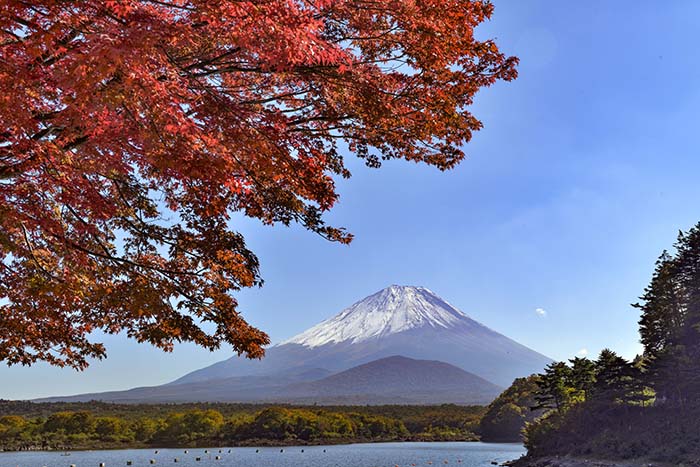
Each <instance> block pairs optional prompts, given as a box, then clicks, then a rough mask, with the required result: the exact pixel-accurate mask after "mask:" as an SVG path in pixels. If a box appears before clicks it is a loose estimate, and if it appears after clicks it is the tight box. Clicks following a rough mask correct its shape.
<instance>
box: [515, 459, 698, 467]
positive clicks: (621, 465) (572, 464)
mask: <svg viewBox="0 0 700 467" xmlns="http://www.w3.org/2000/svg"><path fill="white" fill-rule="evenodd" d="M506 465H507V466H509V467H700V463H692V464H681V465H678V464H666V463H663V462H652V461H649V460H644V459H639V460H631V461H608V460H595V459H582V458H574V457H541V458H537V459H530V458H527V457H523V458H521V459H518V460H516V461H513V462H509V463H507V464H506Z"/></svg>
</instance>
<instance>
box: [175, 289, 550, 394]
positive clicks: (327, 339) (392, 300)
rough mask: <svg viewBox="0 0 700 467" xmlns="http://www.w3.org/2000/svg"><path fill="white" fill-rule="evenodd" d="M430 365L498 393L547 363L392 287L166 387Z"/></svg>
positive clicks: (426, 293) (426, 297)
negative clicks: (387, 360) (388, 361)
mask: <svg viewBox="0 0 700 467" xmlns="http://www.w3.org/2000/svg"><path fill="white" fill-rule="evenodd" d="M395 355H401V356H403V357H408V358H413V359H418V360H436V361H441V362H446V363H449V364H451V365H454V366H456V367H458V368H461V369H463V370H464V371H467V372H470V373H474V374H475V375H477V376H480V377H482V378H484V379H486V380H488V381H491V382H492V383H495V384H497V385H499V386H502V387H505V386H508V385H510V383H511V382H512V381H513V379H514V378H516V377H521V376H528V375H530V374H532V373H535V372H539V371H541V370H542V368H544V367H545V365H547V364H548V363H550V362H551V360H550V359H549V358H547V357H545V356H544V355H541V354H539V353H537V352H535V351H533V350H531V349H529V348H527V347H525V346H524V345H521V344H519V343H517V342H515V341H513V340H511V339H509V338H507V337H506V336H504V335H502V334H499V333H498V332H496V331H494V330H493V329H490V328H488V327H486V326H484V325H483V324H481V323H479V322H478V321H476V320H474V319H472V318H470V317H469V316H467V315H465V314H464V313H462V312H461V311H459V310H458V309H457V308H455V307H454V306H452V305H450V304H449V303H447V302H446V301H445V300H443V299H442V298H440V297H439V296H438V295H436V294H435V293H433V292H432V291H430V290H428V289H426V288H424V287H408V286H398V285H392V286H390V287H387V288H385V289H383V290H380V291H379V292H376V293H374V294H372V295H370V296H369V297H366V298H364V299H362V300H360V301H359V302H357V303H355V304H354V305H352V306H350V307H349V308H346V309H345V310H343V311H341V312H340V313H338V314H337V315H335V316H333V317H332V318H330V319H327V320H325V321H323V322H321V323H319V324H317V325H316V326H313V327H312V328H310V329H308V330H306V331H304V332H302V333H301V334H298V335H296V336H294V337H292V338H290V339H288V340H286V341H284V342H281V343H279V344H277V345H275V346H272V347H270V348H268V349H267V352H266V355H265V358H263V359H262V360H248V359H245V358H242V357H232V358H230V359H228V360H224V361H221V362H218V363H215V364H213V365H210V366H208V367H206V368H202V369H200V370H196V371H193V372H192V373H189V374H187V375H185V376H183V377H182V378H179V379H177V380H175V381H173V382H172V383H171V385H177V384H185V383H194V382H201V381H207V380H215V379H224V378H231V377H245V376H256V377H258V376H259V377H269V376H272V375H274V377H276V378H277V377H280V376H281V375H288V374H289V373H290V372H291V373H294V374H299V373H300V372H304V371H311V370H313V371H316V370H318V369H322V370H326V371H330V372H338V371H344V370H347V369H349V368H352V367H354V366H357V365H361V364H364V363H368V362H371V361H373V360H377V359H380V358H384V357H390V356H395Z"/></svg>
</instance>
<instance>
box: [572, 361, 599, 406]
mask: <svg viewBox="0 0 700 467" xmlns="http://www.w3.org/2000/svg"><path fill="white" fill-rule="evenodd" d="M569 362H571V376H570V385H571V386H572V387H573V388H574V389H575V390H576V391H577V392H578V394H579V397H580V398H581V399H583V400H588V398H589V396H590V392H591V389H592V388H593V385H594V384H595V381H596V365H595V363H593V362H592V361H591V360H589V359H587V358H581V357H576V358H572V359H571V360H569Z"/></svg>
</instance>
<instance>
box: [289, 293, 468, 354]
mask: <svg viewBox="0 0 700 467" xmlns="http://www.w3.org/2000/svg"><path fill="white" fill-rule="evenodd" d="M464 319H467V320H468V319H469V318H468V317H467V316H466V315H465V314H464V313H462V312H461V311H459V310H458V309H457V308H455V307H453V306H452V305H450V304H449V303H447V302H446V301H444V300H443V299H441V298H440V297H438V296H437V295H436V294H434V293H433V292H432V291H430V290H429V289H426V288H425V287H413V286H400V285H392V286H390V287H387V288H385V289H382V290H380V291H379V292H377V293H374V294H372V295H370V296H369V297H366V298H364V299H362V300H360V301H359V302H357V303H355V304H354V305H352V306H350V307H349V308H346V309H345V310H343V311H341V312H340V313H338V314H337V315H335V316H334V317H332V318H330V319H327V320H325V321H323V322H321V323H319V324H317V325H316V326H314V327H312V328H310V329H308V330H306V331H304V332H302V333H301V334H298V335H296V336H294V337H292V338H291V339H288V340H286V341H284V342H281V343H280V344H279V345H285V344H300V345H303V346H306V347H319V346H322V345H325V344H331V343H333V344H336V343H340V342H351V343H353V344H355V343H358V342H363V341H366V340H369V339H376V338H381V337H384V336H387V335H389V334H395V333H399V332H403V331H408V330H410V329H414V328H420V327H423V326H430V327H433V328H450V327H452V326H455V325H457V324H458V323H460V321H462V320H464Z"/></svg>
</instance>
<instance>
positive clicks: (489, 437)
mask: <svg viewBox="0 0 700 467" xmlns="http://www.w3.org/2000/svg"><path fill="white" fill-rule="evenodd" d="M539 382H540V376H539V375H532V376H529V377H527V378H517V379H516V380H515V381H513V384H512V385H511V386H510V387H509V388H508V389H506V390H505V391H503V393H501V395H500V396H498V397H497V398H496V400H495V401H493V402H492V403H491V404H490V405H489V406H488V409H487V410H486V413H485V414H484V416H483V417H482V418H481V422H480V424H479V434H480V435H481V439H482V440H483V441H489V442H517V441H521V440H522V435H521V431H522V429H523V428H524V427H525V424H526V423H527V422H531V421H533V420H535V419H536V418H537V417H538V416H540V415H542V413H543V411H542V410H533V409H532V408H533V407H534V406H535V405H536V400H535V394H536V393H537V391H538V390H539V385H538V383H539Z"/></svg>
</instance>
